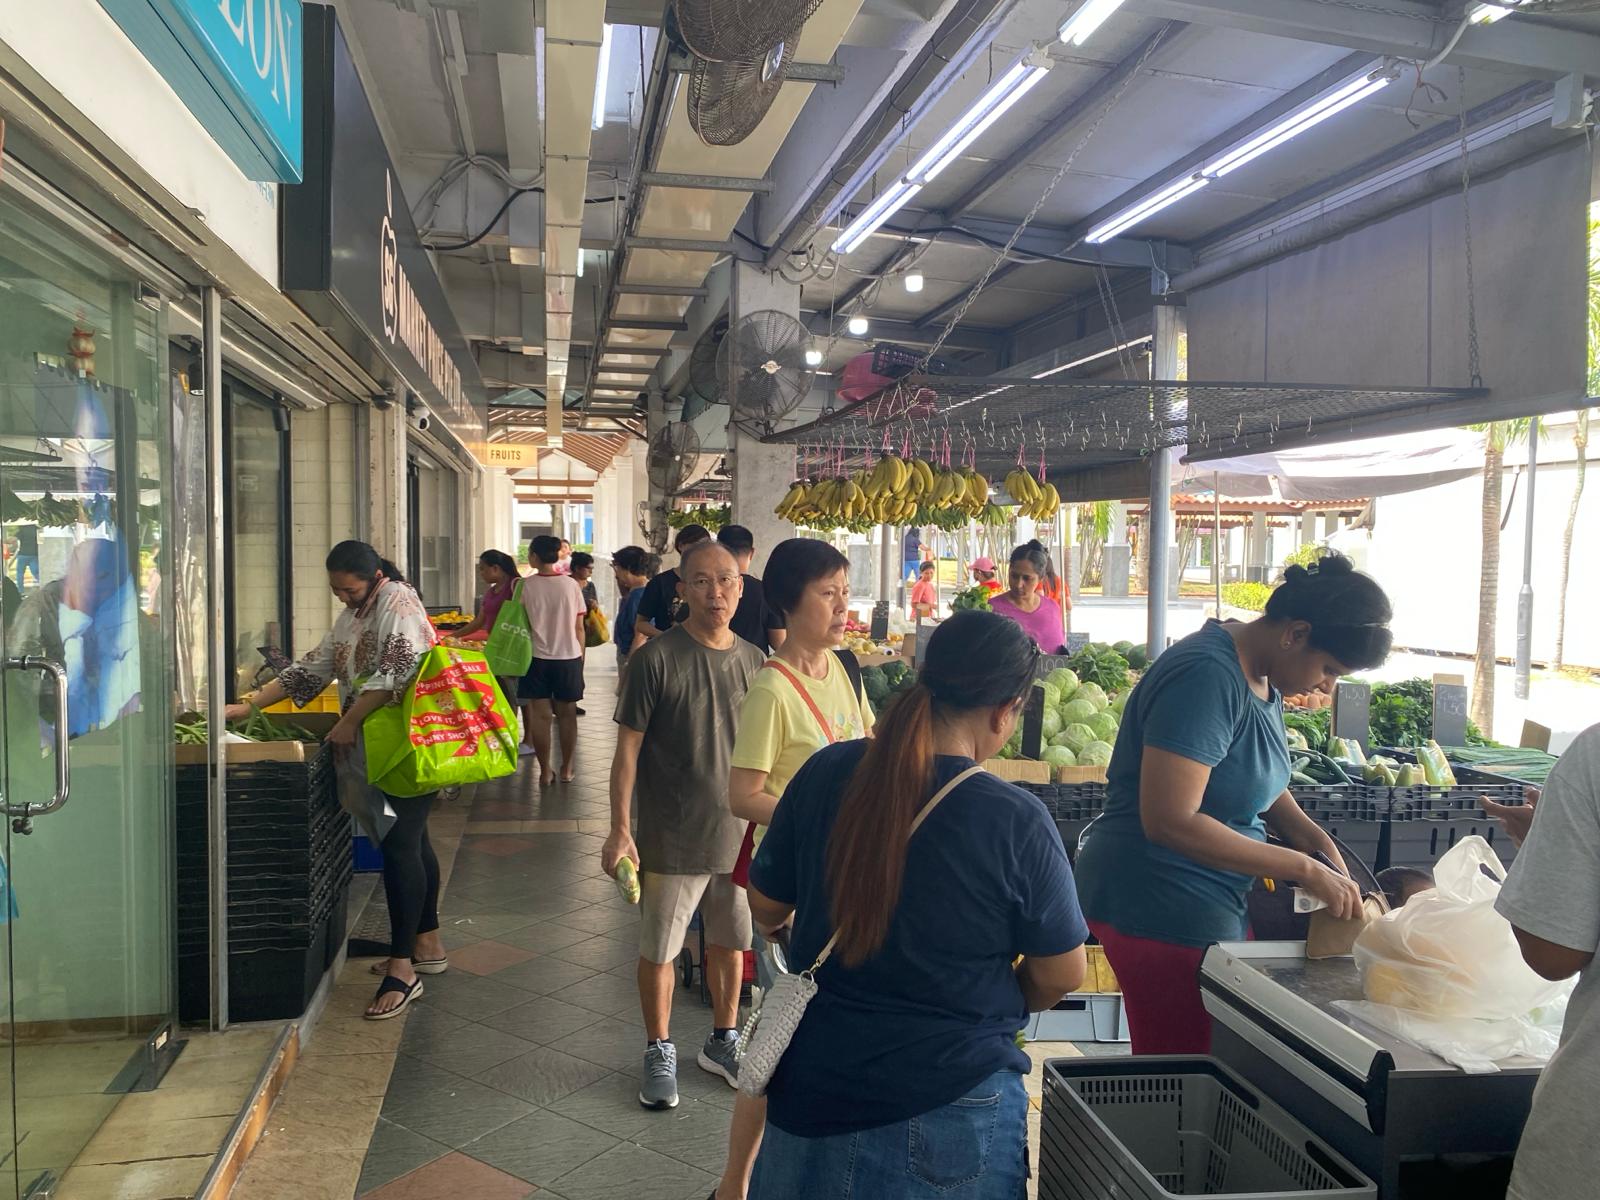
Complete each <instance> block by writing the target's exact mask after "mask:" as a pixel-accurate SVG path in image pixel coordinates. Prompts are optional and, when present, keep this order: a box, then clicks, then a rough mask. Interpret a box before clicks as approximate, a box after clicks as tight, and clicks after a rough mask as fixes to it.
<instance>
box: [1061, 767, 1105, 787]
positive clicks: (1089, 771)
mask: <svg viewBox="0 0 1600 1200" xmlns="http://www.w3.org/2000/svg"><path fill="white" fill-rule="evenodd" d="M1055 781H1056V782H1057V783H1104V782H1105V781H1106V769H1105V768H1104V767H1057V768H1056V777H1055Z"/></svg>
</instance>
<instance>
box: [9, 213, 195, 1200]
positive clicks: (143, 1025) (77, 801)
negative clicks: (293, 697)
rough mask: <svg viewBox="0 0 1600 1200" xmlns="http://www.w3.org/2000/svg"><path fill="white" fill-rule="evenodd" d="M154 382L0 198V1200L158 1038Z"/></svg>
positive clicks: (163, 868)
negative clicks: (0, 560) (0, 811)
mask: <svg viewBox="0 0 1600 1200" xmlns="http://www.w3.org/2000/svg"><path fill="white" fill-rule="evenodd" d="M165 378H166V331H165V311H164V308H163V307H162V305H161V304H159V303H156V304H155V305H150V304H148V303H145V302H143V301H142V300H141V297H140V290H139V288H138V281H137V280H136V279H133V278H131V277H130V276H128V275H127V274H126V273H124V272H122V271H121V270H120V268H117V267H114V266H113V264H112V262H111V260H109V259H108V258H106V257H104V256H102V255H101V254H100V253H99V252H98V251H97V250H96V249H95V248H94V247H93V246H91V245H89V244H88V243H86V242H81V241H78V240H76V239H75V238H74V237H72V236H71V235H69V234H68V233H67V232H66V231H64V230H62V229H61V228H59V227H58V226H56V225H55V224H54V223H53V222H51V221H50V220H49V219H48V218H47V217H46V216H44V215H43V214H41V213H38V212H35V211H33V210H32V209H30V208H26V207H24V206H23V205H22V203H21V202H19V201H15V200H13V199H11V198H9V197H6V196H0V528H3V532H4V541H3V545H4V551H5V553H4V582H3V584H0V592H3V604H0V649H3V654H0V665H3V668H4V670H3V672H0V802H3V805H4V810H5V817H4V820H3V823H0V1087H3V1089H4V1091H3V1095H0V1163H3V1166H0V1197H22V1196H24V1195H38V1194H41V1193H42V1192H43V1191H44V1190H45V1189H47V1188H48V1187H49V1185H50V1181H51V1180H52V1179H59V1178H61V1177H63V1176H65V1175H66V1174H67V1172H69V1171H70V1170H71V1169H72V1168H73V1166H74V1165H77V1164H84V1165H87V1164H88V1163H89V1162H95V1161H98V1162H112V1161H117V1159H116V1157H114V1155H115V1154H116V1153H117V1151H116V1149H115V1148H113V1147H111V1146H110V1145H109V1144H97V1143H96V1141H95V1136H96V1133H97V1131H98V1130H99V1127H100V1125H101V1123H102V1122H103V1121H104V1120H105V1119H106V1117H107V1116H108V1115H109V1114H110V1113H111V1111H112V1109H113V1108H115V1106H116V1104H117V1102H118V1099H119V1096H120V1095H121V1094H122V1093H125V1092H127V1091H130V1090H134V1089H135V1088H138V1087H140V1086H148V1085H149V1082H150V1070H149V1067H150V1065H151V1063H152V1061H153V1058H154V1054H155V1050H156V1048H157V1047H159V1045H160V1044H161V1043H162V1042H163V1041H164V1039H165V1037H166V1035H167V1033H168V1032H169V1030H170V1016H171V1013H172V1010H173V994H174V981H173V963H174V957H173V941H174V924H175V922H174V901H173V895H174V887H173V879H174V872H173V863H172V839H173V816H172V814H173V804H174V794H173V776H172V765H171V764H172V750H171V745H172V709H173V701H172V685H171V674H170V670H169V662H170V661H171V658H172V654H171V645H172V638H171V634H170V631H169V628H168V626H167V623H166V619H165V616H164V610H165V608H166V605H164V603H163V596H164V595H166V594H167V593H168V589H167V587H166V585H165V584H164V583H163V579H162V572H161V569H160V564H161V562H162V560H163V555H162V549H161V538H162V530H163V528H164V525H165V517H166V516H167V514H168V513H169V512H170V500H169V499H168V496H169V492H168V489H167V488H166V487H165V486H164V481H165V480H166V477H167V468H168V466H169V463H170V459H171V450H170V439H169V438H168V436H167V429H166V404H165V396H164V388H165V386H166V385H165ZM201 869H203V864H201ZM124 1157H125V1156H124Z"/></svg>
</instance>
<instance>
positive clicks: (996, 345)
mask: <svg viewBox="0 0 1600 1200" xmlns="http://www.w3.org/2000/svg"><path fill="white" fill-rule="evenodd" d="M803 316H804V318H805V323H806V328H807V329H808V330H810V331H811V335H812V336H813V337H824V338H839V339H842V340H856V341H860V342H861V343H862V345H863V346H867V347H870V346H871V344H872V343H873V342H876V341H886V342H905V343H907V344H908V345H912V346H931V345H932V344H933V339H932V338H931V337H930V336H929V335H928V330H926V329H919V328H918V327H917V326H915V325H913V324H912V323H911V322H910V321H894V320H890V319H888V318H886V317H873V318H872V319H871V322H872V323H871V328H869V329H868V331H867V335H866V336H865V337H864V338H857V339H852V338H851V335H850V334H848V333H846V332H845V331H844V321H843V319H841V318H838V317H835V318H834V321H833V323H832V325H837V326H838V328H837V329H834V328H833V327H832V325H830V323H829V318H828V314H827V313H825V312H813V313H805V314H803ZM944 344H945V348H946V349H948V350H977V351H980V352H982V353H984V354H998V353H999V352H1000V350H1001V348H1002V347H1003V346H1004V345H1005V338H1004V336H1002V335H1001V334H997V333H986V332H983V331H981V330H977V329H957V330H956V331H955V332H954V333H952V334H951V335H950V336H949V337H948V338H947V339H945V343H944Z"/></svg>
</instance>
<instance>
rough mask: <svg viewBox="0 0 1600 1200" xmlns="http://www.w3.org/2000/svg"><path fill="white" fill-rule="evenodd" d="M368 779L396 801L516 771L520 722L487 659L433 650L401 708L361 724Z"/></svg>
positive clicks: (380, 712) (468, 652)
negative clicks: (396, 798)
mask: <svg viewBox="0 0 1600 1200" xmlns="http://www.w3.org/2000/svg"><path fill="white" fill-rule="evenodd" d="M362 735H363V737H364V738H365V741H366V749H367V779H368V781H369V782H371V783H372V785H373V786H374V787H377V788H380V789H381V790H383V791H385V792H387V793H388V794H389V795H391V796H425V795H427V794H428V793H429V792H436V791H438V790H439V789H440V788H444V787H456V786H459V785H460V784H463V783H482V782H483V781H484V780H486V779H499V778H501V777H502V776H505V775H510V774H512V773H513V772H515V771H516V769H517V718H516V714H515V713H514V712H513V711H512V709H511V705H510V704H509V703H508V702H507V701H506V698H505V695H504V693H502V692H501V691H500V685H499V683H497V682H496V681H495V677H494V672H493V671H491V670H490V669H489V664H488V662H487V661H486V660H485V658H484V656H483V655H482V654H479V653H478V652H476V651H474V650H458V649H455V648H454V647H450V646H435V647H434V648H433V649H432V650H430V651H428V653H427V654H425V655H423V657H422V665H421V666H420V667H418V669H417V677H416V679H415V680H414V681H413V682H412V684H411V686H410V687H408V688H406V694H405V697H404V699H403V700H401V702H400V703H399V704H386V705H384V706H383V707H382V708H380V709H378V711H377V712H374V713H370V714H368V716H367V719H366V721H365V722H364V723H363V724H362Z"/></svg>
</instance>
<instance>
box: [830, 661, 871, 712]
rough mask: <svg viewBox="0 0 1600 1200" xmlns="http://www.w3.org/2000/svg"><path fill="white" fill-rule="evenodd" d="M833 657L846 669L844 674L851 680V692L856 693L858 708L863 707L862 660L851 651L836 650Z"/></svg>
mask: <svg viewBox="0 0 1600 1200" xmlns="http://www.w3.org/2000/svg"><path fill="white" fill-rule="evenodd" d="M833 656H834V657H835V658H837V659H838V660H839V665H840V666H841V667H843V668H844V673H845V674H846V675H847V676H849V678H850V690H851V691H852V692H854V693H855V697H856V707H857V708H859V707H861V701H862V700H863V699H864V696H863V686H864V685H863V684H862V682H861V660H860V659H859V658H857V657H856V656H855V655H854V654H853V653H851V652H850V651H849V650H835V651H834V652H833Z"/></svg>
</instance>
